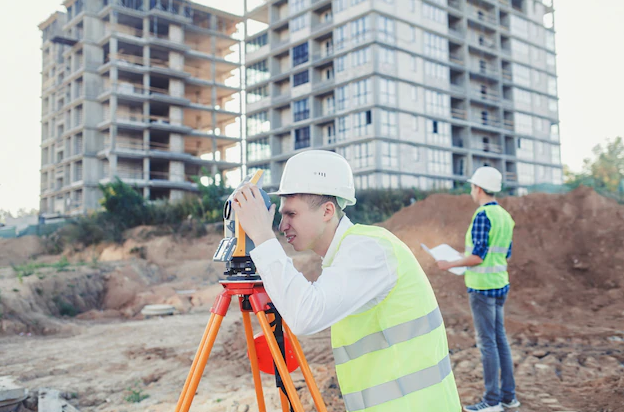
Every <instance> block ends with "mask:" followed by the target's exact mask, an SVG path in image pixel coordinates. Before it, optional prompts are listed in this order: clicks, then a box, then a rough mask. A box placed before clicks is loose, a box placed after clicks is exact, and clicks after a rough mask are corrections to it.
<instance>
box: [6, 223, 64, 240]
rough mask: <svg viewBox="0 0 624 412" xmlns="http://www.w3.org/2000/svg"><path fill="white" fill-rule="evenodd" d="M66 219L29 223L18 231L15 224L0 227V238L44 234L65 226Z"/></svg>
mask: <svg viewBox="0 0 624 412" xmlns="http://www.w3.org/2000/svg"><path fill="white" fill-rule="evenodd" d="M66 224H67V221H62V222H55V223H48V224H45V225H29V226H28V227H27V228H26V229H24V230H22V231H20V232H18V231H17V229H16V228H15V226H11V227H6V228H0V238H4V239H13V238H16V237H22V236H46V235H49V234H51V233H54V232H55V231H57V230H58V229H60V228H61V227H63V226H65V225H66Z"/></svg>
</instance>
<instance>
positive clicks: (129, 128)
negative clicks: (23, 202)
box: [39, 0, 242, 214]
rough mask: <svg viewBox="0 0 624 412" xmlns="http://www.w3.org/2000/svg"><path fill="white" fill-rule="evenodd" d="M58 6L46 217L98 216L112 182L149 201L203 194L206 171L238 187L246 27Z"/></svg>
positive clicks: (215, 18)
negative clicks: (104, 189) (200, 181)
mask: <svg viewBox="0 0 624 412" xmlns="http://www.w3.org/2000/svg"><path fill="white" fill-rule="evenodd" d="M63 6H64V7H65V9H66V12H57V13H54V14H52V15H51V16H50V17H49V18H48V19H47V20H46V21H44V22H43V23H41V24H40V25H39V29H40V30H41V31H42V40H43V42H42V48H41V50H42V54H43V63H42V87H41V89H42V90H41V101H42V118H41V123H42V127H41V130H42V135H41V205H40V210H41V212H42V213H63V214H74V213H84V212H86V211H88V210H92V209H95V208H97V207H98V199H99V198H100V197H101V193H100V190H99V189H98V184H100V183H107V182H110V181H111V180H113V179H114V178H115V177H119V178H120V179H122V180H123V181H125V182H127V183H129V184H131V185H132V186H134V187H137V188H138V189H139V190H142V193H143V195H144V196H145V197H146V198H148V199H151V200H155V199H171V200H173V199H180V198H182V197H183V196H184V194H185V193H188V192H194V191H196V190H197V183H196V179H195V177H196V176H201V175H202V174H203V172H202V170H203V169H205V170H207V171H208V173H209V174H210V175H211V176H213V177H214V179H215V180H217V181H218V180H220V179H223V178H226V177H227V176H226V175H228V176H231V177H234V178H236V179H239V178H240V173H241V165H242V150H241V145H242V124H241V121H240V115H241V112H242V103H241V99H240V92H241V83H240V79H241V54H240V53H241V48H240V40H239V38H238V36H237V25H238V23H240V22H241V20H242V19H241V18H240V17H237V16H235V15H232V14H228V13H225V12H222V11H218V10H215V9H212V8H209V7H205V6H202V5H199V4H196V3H193V2H189V1H172V0H68V1H66V2H65V3H63ZM232 175H234V176H232Z"/></svg>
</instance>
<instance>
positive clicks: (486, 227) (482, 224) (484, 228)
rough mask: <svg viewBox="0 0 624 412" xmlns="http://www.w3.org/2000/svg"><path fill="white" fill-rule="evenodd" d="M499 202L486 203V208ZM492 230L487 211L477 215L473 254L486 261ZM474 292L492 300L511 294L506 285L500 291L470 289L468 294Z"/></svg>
mask: <svg viewBox="0 0 624 412" xmlns="http://www.w3.org/2000/svg"><path fill="white" fill-rule="evenodd" d="M497 204H498V203H497V202H490V203H486V204H485V205H484V206H490V205H497ZM491 228H492V223H491V222H490V219H488V217H487V215H486V214H485V211H482V212H479V213H477V215H476V216H475V218H474V221H473V222H472V232H471V233H472V243H473V245H474V246H473V249H472V254H473V255H476V256H479V257H480V258H481V259H485V256H486V255H487V253H488V250H489V248H490V247H489V245H488V240H489V236H490V229H491ZM512 245H513V242H512V243H511V244H510V245H509V250H508V251H507V259H509V258H510V257H511V246H512ZM472 292H477V293H480V294H482V295H485V296H488V297H491V298H498V297H501V296H505V295H506V294H507V292H509V285H506V286H505V287H502V288H500V289H487V290H478V289H472V288H468V293H472Z"/></svg>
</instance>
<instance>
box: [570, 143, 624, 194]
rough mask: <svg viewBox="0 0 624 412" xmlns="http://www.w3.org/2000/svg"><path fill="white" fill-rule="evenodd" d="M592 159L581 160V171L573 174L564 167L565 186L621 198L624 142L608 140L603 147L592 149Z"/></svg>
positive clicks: (623, 172) (623, 179)
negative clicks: (584, 187)
mask: <svg viewBox="0 0 624 412" xmlns="http://www.w3.org/2000/svg"><path fill="white" fill-rule="evenodd" d="M592 154H593V157H592V158H586V159H585V160H583V169H582V170H581V172H580V173H574V172H572V171H570V169H569V168H567V167H564V170H563V172H564V176H565V183H566V185H568V186H570V187H571V188H576V187H578V186H580V185H584V186H589V187H593V188H594V189H596V190H597V191H599V192H602V193H605V192H606V193H608V194H611V195H618V196H621V194H622V191H623V190H622V189H623V187H622V182H623V181H624V140H622V138H621V137H616V138H615V139H612V140H611V139H608V140H607V141H606V143H605V144H604V145H600V144H599V145H596V146H594V148H593V149H592Z"/></svg>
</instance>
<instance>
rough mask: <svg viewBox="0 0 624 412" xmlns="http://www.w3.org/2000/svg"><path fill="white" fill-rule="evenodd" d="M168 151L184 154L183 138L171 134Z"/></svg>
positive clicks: (179, 135)
mask: <svg viewBox="0 0 624 412" xmlns="http://www.w3.org/2000/svg"><path fill="white" fill-rule="evenodd" d="M169 151H170V152H173V153H184V137H183V136H182V135H181V134H177V133H171V134H170V135H169Z"/></svg>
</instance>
